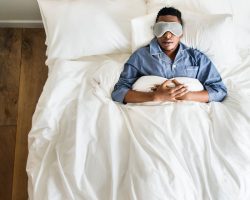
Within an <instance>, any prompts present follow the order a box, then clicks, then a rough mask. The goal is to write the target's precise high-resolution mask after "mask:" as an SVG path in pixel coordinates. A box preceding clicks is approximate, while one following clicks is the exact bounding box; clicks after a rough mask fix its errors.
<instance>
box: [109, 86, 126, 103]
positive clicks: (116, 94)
mask: <svg viewBox="0 0 250 200" xmlns="http://www.w3.org/2000/svg"><path fill="white" fill-rule="evenodd" d="M129 90H130V89H129V88H126V87H123V88H119V89H117V90H114V91H113V92H112V94H111V97H112V99H113V100H114V101H117V102H120V103H123V104H126V103H125V102H124V98H125V96H126V94H127V92H128V91H129Z"/></svg>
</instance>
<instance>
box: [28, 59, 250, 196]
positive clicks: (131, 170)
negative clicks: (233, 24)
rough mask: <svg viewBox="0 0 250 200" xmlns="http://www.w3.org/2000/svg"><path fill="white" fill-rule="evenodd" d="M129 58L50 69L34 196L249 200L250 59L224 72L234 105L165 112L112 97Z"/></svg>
mask: <svg viewBox="0 0 250 200" xmlns="http://www.w3.org/2000/svg"><path fill="white" fill-rule="evenodd" d="M127 58H128V55H120V56H113V57H112V56H111V57H106V56H96V57H90V58H88V59H85V60H84V61H64V60H59V61H57V62H56V63H55V65H54V66H53V67H52V68H51V69H50V73H49V77H48V80H47V82H46V84H45V87H44V90H43V92H42V95H41V97H40V99H39V102H38V104H37V107H36V111H35V113H34V116H33V123H32V129H31V131H30V133H29V156H28V162H27V173H28V177H29V186H28V190H29V198H30V199H34V200H47V199H51V200H64V199H65V200H71V199H75V200H249V199H250V111H249V108H250V101H249V96H250V78H249V74H250V57H248V58H246V59H244V62H243V63H242V65H241V66H238V67H237V69H236V68H235V69H230V70H228V71H223V72H222V76H223V78H224V82H225V83H226V85H227V87H228V93H229V94H228V97H227V98H226V99H225V100H224V102H222V103H215V102H213V103H209V104H205V103H196V102H181V103H165V104H162V105H146V104H145V105H143V104H127V105H122V104H119V103H116V102H114V101H112V100H111V98H110V92H111V90H112V86H113V85H112V84H113V83H114V82H116V80H117V78H118V76H119V73H120V71H121V70H122V66H123V63H124V61H125V60H126V59H127ZM109 77H110V78H109Z"/></svg>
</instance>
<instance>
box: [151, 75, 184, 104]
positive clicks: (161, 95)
mask: <svg viewBox="0 0 250 200" xmlns="http://www.w3.org/2000/svg"><path fill="white" fill-rule="evenodd" d="M172 82H173V83H174V84H175V87H169V86H168V85H171V83H172ZM152 90H153V91H154V101H173V102H176V101H179V100H180V99H178V98H179V97H182V96H183V95H185V94H187V92H188V89H187V87H186V86H185V85H184V84H181V83H179V82H178V81H176V80H175V79H174V80H166V81H164V82H163V83H162V84H161V85H156V86H155V88H152Z"/></svg>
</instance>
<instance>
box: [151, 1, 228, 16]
mask: <svg viewBox="0 0 250 200" xmlns="http://www.w3.org/2000/svg"><path fill="white" fill-rule="evenodd" d="M165 6H167V7H169V6H173V7H175V8H177V9H179V10H181V11H185V10H189V11H192V12H198V13H203V14H204V13H205V14H232V7H231V3H230V1H229V0H209V1H208V0H147V13H155V12H158V11H159V10H160V9H161V8H163V7H165Z"/></svg>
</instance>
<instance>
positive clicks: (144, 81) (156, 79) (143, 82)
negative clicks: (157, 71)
mask: <svg viewBox="0 0 250 200" xmlns="http://www.w3.org/2000/svg"><path fill="white" fill-rule="evenodd" d="M174 79H176V80H177V81H178V82H179V83H182V84H185V85H187V86H188V90H189V91H202V90H204V87H203V85H202V84H201V83H200V81H199V80H198V79H195V78H189V77H175V78H174ZM166 80H167V79H166V78H164V77H160V76H142V77H141V78H139V79H138V80H137V81H136V82H135V83H134V84H133V86H132V89H133V90H136V91H141V92H150V91H152V90H151V88H152V87H154V86H155V85H156V84H158V85H160V84H162V83H163V82H164V81H166ZM174 85H175V84H174V83H173V84H171V85H168V86H169V87H174Z"/></svg>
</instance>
